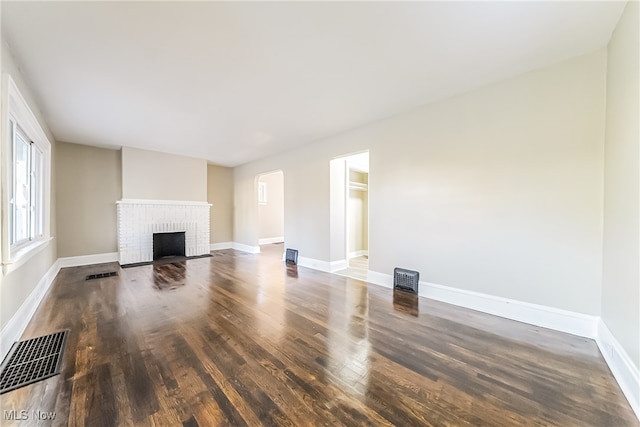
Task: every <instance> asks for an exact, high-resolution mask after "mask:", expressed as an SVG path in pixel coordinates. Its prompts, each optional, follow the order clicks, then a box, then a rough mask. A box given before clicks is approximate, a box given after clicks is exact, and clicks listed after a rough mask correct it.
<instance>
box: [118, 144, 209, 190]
mask: <svg viewBox="0 0 640 427" xmlns="http://www.w3.org/2000/svg"><path fill="white" fill-rule="evenodd" d="M122 197H123V198H124V199H149V200H182V201H192V202H206V201H207V161H206V160H203V159H195V158H193V157H184V156H177V155H173V154H166V153H159V152H156V151H147V150H138V149H136V148H129V147H123V148H122Z"/></svg>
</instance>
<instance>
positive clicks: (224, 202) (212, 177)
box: [207, 165, 233, 243]
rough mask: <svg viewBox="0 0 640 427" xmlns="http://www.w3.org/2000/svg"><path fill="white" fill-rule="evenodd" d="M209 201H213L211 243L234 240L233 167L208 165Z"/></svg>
mask: <svg viewBox="0 0 640 427" xmlns="http://www.w3.org/2000/svg"><path fill="white" fill-rule="evenodd" d="M207 201H208V202H209V203H211V205H212V206H211V215H210V219H209V220H210V227H211V239H210V243H226V242H232V241H233V169H231V168H226V167H223V166H217V165H207Z"/></svg>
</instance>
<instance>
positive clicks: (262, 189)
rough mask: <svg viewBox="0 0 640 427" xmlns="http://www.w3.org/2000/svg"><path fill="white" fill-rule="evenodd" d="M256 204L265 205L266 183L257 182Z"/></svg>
mask: <svg viewBox="0 0 640 427" xmlns="http://www.w3.org/2000/svg"><path fill="white" fill-rule="evenodd" d="M258 204H260V205H266V204H267V183H266V182H258Z"/></svg>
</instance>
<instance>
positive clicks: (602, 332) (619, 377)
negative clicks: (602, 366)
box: [596, 319, 640, 420]
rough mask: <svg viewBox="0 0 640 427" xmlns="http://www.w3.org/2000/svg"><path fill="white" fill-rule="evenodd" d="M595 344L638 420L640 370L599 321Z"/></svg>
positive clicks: (639, 412) (639, 417)
mask: <svg viewBox="0 0 640 427" xmlns="http://www.w3.org/2000/svg"><path fill="white" fill-rule="evenodd" d="M596 343H598V347H599V348H600V352H601V353H602V356H603V357H604V360H606V362H607V365H609V369H611V373H613V376H614V377H615V379H616V381H617V382H618V385H620V388H621V389H622V392H623V393H624V395H625V397H626V398H627V400H628V401H629V404H630V405H631V408H632V409H633V411H634V412H635V413H636V417H638V420H640V369H638V367H637V366H635V364H634V363H633V361H632V360H631V358H630V357H629V355H628V354H627V352H626V351H625V350H624V348H622V345H620V343H619V342H618V340H617V339H616V338H615V337H614V336H613V334H612V333H611V331H610V330H609V328H608V327H607V325H606V324H605V323H604V322H603V321H602V319H599V321H598V333H597V336H596Z"/></svg>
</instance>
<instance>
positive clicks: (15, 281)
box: [0, 43, 58, 329]
mask: <svg viewBox="0 0 640 427" xmlns="http://www.w3.org/2000/svg"><path fill="white" fill-rule="evenodd" d="M1 50H2V73H3V75H4V74H5V73H8V74H10V75H11V77H12V78H13V80H14V81H15V83H16V85H17V86H18V89H20V92H21V94H22V96H23V97H24V98H25V100H26V101H27V103H28V104H29V107H30V108H31V110H32V111H33V113H34V115H35V116H36V118H37V119H38V122H39V124H40V127H42V129H43V130H44V132H45V134H46V135H47V138H48V139H49V142H51V144H52V146H51V169H52V176H51V213H50V222H51V236H52V237H53V239H52V240H51V241H49V242H48V243H47V244H46V245H45V246H44V248H43V249H42V250H41V251H39V252H37V253H36V254H35V255H33V256H32V257H31V258H29V260H28V261H27V262H25V263H24V264H22V265H21V266H20V267H18V268H17V269H15V270H13V271H11V272H10V273H8V274H6V275H5V274H4V273H3V272H2V270H0V328H1V329H4V328H5V326H6V325H7V323H8V322H9V320H10V319H11V318H12V317H13V316H14V315H15V314H16V312H17V311H18V309H19V308H20V306H21V305H22V304H23V303H24V302H25V300H26V299H27V298H28V296H29V295H30V294H31V292H32V291H33V290H34V289H35V288H36V286H37V285H38V283H39V282H40V280H41V279H42V278H43V277H44V276H45V274H46V273H47V271H49V269H50V268H51V266H52V265H53V264H54V263H55V261H56V259H57V257H58V256H57V251H56V240H55V236H56V235H57V230H56V214H55V212H56V201H55V199H56V189H55V187H56V172H57V171H56V166H55V163H56V148H55V140H54V138H53V135H52V134H51V132H50V131H49V129H48V127H47V124H46V122H45V121H44V117H43V115H42V114H41V113H40V111H39V108H38V104H37V103H36V98H35V97H34V96H33V93H32V92H31V89H30V88H29V87H28V85H27V84H26V83H25V81H24V79H23V77H22V75H21V73H20V70H19V69H18V67H17V66H16V63H15V60H14V58H13V56H12V54H11V52H10V51H9V48H8V46H7V45H6V44H5V43H2V46H1ZM0 172H2V173H3V171H0ZM0 232H1V231H0ZM0 238H3V236H0Z"/></svg>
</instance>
